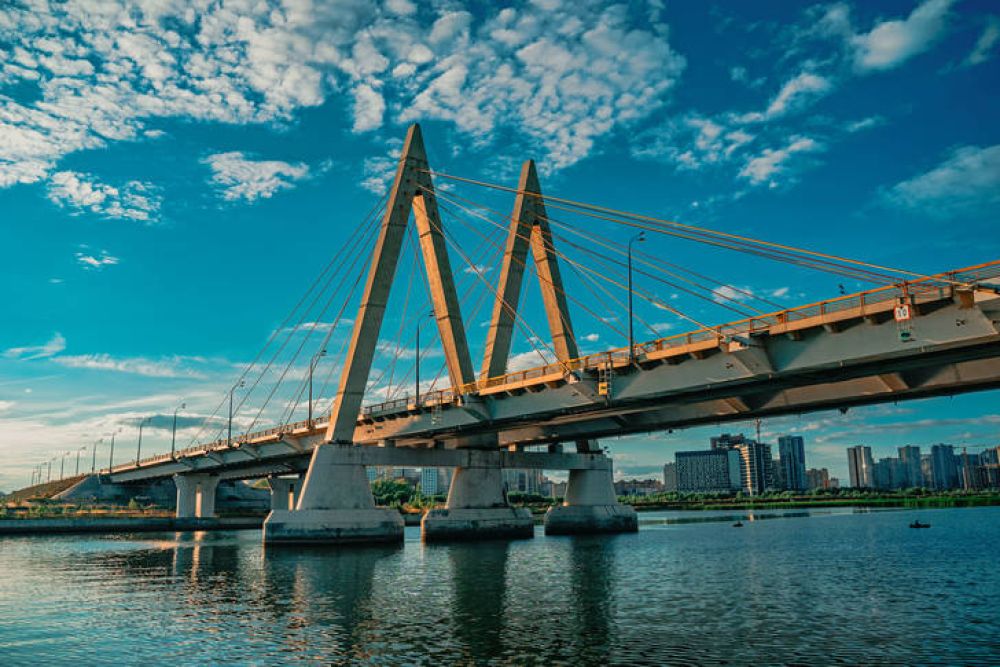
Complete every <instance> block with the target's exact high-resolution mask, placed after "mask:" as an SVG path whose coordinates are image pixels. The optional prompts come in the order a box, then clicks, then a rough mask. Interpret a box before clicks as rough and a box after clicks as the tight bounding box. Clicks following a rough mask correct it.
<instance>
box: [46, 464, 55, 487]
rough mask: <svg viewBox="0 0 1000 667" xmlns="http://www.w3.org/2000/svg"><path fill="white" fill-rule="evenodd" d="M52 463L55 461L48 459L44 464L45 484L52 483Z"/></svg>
mask: <svg viewBox="0 0 1000 667" xmlns="http://www.w3.org/2000/svg"><path fill="white" fill-rule="evenodd" d="M53 461H55V459H49V460H48V461H47V462H46V465H47V466H48V474H47V475H46V477H45V481H46V482H51V481H52V462H53Z"/></svg>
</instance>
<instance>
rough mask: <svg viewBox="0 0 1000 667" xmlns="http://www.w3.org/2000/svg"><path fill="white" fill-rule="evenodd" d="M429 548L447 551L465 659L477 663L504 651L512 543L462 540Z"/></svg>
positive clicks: (454, 616)
mask: <svg viewBox="0 0 1000 667" xmlns="http://www.w3.org/2000/svg"><path fill="white" fill-rule="evenodd" d="M428 548H429V549H447V551H448V560H449V561H451V568H452V587H453V594H454V599H453V601H452V609H451V625H452V632H453V634H454V637H455V639H456V640H457V642H458V644H459V646H460V647H461V651H462V654H463V659H464V660H471V661H473V662H475V663H477V664H478V663H481V662H484V661H486V660H488V659H490V658H494V657H496V656H499V655H501V654H502V653H503V627H504V603H505V601H506V597H507V559H508V553H509V551H510V543H509V542H506V541H496V542H493V541H487V542H463V543H458V544H452V545H447V546H432V547H428Z"/></svg>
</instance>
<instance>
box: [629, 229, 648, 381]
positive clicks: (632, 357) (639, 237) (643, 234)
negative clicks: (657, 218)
mask: <svg viewBox="0 0 1000 667" xmlns="http://www.w3.org/2000/svg"><path fill="white" fill-rule="evenodd" d="M645 240H646V232H639V233H638V234H636V235H635V236H633V237H632V238H630V239H629V240H628V365H629V367H631V366H632V364H634V363H635V335H634V333H633V330H632V244H633V243H635V242H636V241H639V242H640V243H641V242H642V241H645Z"/></svg>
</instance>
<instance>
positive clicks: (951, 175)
mask: <svg viewBox="0 0 1000 667" xmlns="http://www.w3.org/2000/svg"><path fill="white" fill-rule="evenodd" d="M885 197H886V199H887V201H888V202H889V203H890V204H892V205H894V206H898V207H900V208H906V209H910V210H914V211H921V212H924V213H929V214H931V215H942V216H945V215H956V214H967V213H974V212H977V211H984V212H985V211H990V210H993V209H995V207H996V206H998V205H1000V144H998V145H995V146H989V147H986V148H980V147H978V146H964V147H962V148H957V149H955V150H954V151H952V153H951V154H950V155H949V156H948V157H947V158H946V159H945V160H944V161H943V162H942V163H941V164H940V165H938V166H937V167H934V168H933V169H931V170H930V171H927V172H925V173H923V174H920V175H918V176H915V177H913V178H911V179H909V180H906V181H903V182H901V183H897V184H896V185H895V186H893V187H892V188H891V189H890V190H889V191H888V192H886V194H885Z"/></svg>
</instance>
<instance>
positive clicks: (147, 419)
mask: <svg viewBox="0 0 1000 667" xmlns="http://www.w3.org/2000/svg"><path fill="white" fill-rule="evenodd" d="M151 421H153V418H152V417H144V418H143V419H140V420H139V444H138V446H137V447H136V450H135V465H136V467H138V466H139V459H140V458H142V427H143V426H144V425H146V424H147V423H148V422H151Z"/></svg>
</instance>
